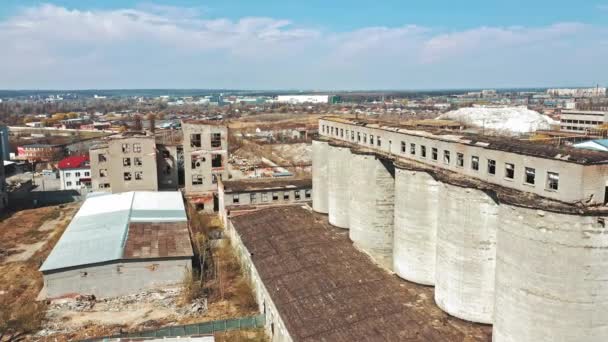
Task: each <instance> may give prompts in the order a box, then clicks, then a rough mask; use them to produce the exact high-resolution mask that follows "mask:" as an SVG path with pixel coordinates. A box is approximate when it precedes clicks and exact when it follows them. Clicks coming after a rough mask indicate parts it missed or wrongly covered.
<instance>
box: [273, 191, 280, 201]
mask: <svg viewBox="0 0 608 342" xmlns="http://www.w3.org/2000/svg"><path fill="white" fill-rule="evenodd" d="M272 200H273V201H278V200H279V193H278V192H273V193H272Z"/></svg>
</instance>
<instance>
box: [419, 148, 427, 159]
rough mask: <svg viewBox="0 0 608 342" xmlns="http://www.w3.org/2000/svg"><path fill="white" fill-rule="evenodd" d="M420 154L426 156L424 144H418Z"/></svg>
mask: <svg viewBox="0 0 608 342" xmlns="http://www.w3.org/2000/svg"><path fill="white" fill-rule="evenodd" d="M420 156H421V157H422V158H426V146H420Z"/></svg>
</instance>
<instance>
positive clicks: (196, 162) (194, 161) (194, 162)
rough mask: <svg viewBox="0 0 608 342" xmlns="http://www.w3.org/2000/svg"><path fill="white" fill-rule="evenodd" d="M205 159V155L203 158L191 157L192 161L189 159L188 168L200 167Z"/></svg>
mask: <svg viewBox="0 0 608 342" xmlns="http://www.w3.org/2000/svg"><path fill="white" fill-rule="evenodd" d="M205 161H206V159H205V157H203V158H198V157H194V156H193V157H192V161H191V165H190V168H191V169H192V170H196V169H198V168H200V167H201V165H203V163H204V162H205Z"/></svg>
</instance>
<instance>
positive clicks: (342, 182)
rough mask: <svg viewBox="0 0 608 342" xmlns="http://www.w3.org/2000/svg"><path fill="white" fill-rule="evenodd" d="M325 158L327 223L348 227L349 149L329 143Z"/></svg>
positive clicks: (350, 168)
mask: <svg viewBox="0 0 608 342" xmlns="http://www.w3.org/2000/svg"><path fill="white" fill-rule="evenodd" d="M327 159H328V173H327V196H328V197H327V209H328V212H329V223H330V224H332V225H334V226H336V227H340V228H348V225H349V224H348V221H349V201H350V200H349V180H350V172H351V170H352V167H351V166H352V165H351V153H350V149H349V148H345V147H336V146H331V145H330V146H329V147H328V153H327ZM313 190H314V187H313Z"/></svg>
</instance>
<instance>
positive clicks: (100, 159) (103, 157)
mask: <svg viewBox="0 0 608 342" xmlns="http://www.w3.org/2000/svg"><path fill="white" fill-rule="evenodd" d="M107 160H108V159H107V158H106V155H105V154H98V155H97V161H98V162H100V163H103V162H105V161H107Z"/></svg>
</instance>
